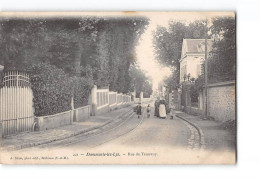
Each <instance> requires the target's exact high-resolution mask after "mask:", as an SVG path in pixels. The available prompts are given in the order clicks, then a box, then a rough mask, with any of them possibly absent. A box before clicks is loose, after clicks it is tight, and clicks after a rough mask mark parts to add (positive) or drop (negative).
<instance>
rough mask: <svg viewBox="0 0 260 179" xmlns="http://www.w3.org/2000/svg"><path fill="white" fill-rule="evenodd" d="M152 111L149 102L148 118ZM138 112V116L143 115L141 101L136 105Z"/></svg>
mask: <svg viewBox="0 0 260 179" xmlns="http://www.w3.org/2000/svg"><path fill="white" fill-rule="evenodd" d="M150 112H151V106H150V104H148V105H147V107H146V113H147V118H149V117H150ZM136 114H137V116H138V118H139V117H140V116H141V115H142V106H141V103H140V102H139V103H138V105H137V107H136Z"/></svg>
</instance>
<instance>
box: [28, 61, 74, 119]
mask: <svg viewBox="0 0 260 179" xmlns="http://www.w3.org/2000/svg"><path fill="white" fill-rule="evenodd" d="M27 71H28V72H29V74H30V78H31V84H32V91H33V96H34V99H33V102H34V109H35V113H34V114H35V115H36V116H45V115H51V114H56V113H60V112H64V111H68V110H70V109H71V98H72V85H71V80H70V78H69V77H68V75H66V74H65V72H64V71H63V70H61V69H59V68H56V67H55V66H52V65H50V64H47V63H39V64H34V65H32V66H31V67H28V69H27Z"/></svg>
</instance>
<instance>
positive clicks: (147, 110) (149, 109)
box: [146, 104, 151, 118]
mask: <svg viewBox="0 0 260 179" xmlns="http://www.w3.org/2000/svg"><path fill="white" fill-rule="evenodd" d="M146 112H147V118H149V117H150V112H151V106H150V104H148V106H147V109H146Z"/></svg>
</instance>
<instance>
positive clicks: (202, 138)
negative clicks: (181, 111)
mask: <svg viewBox="0 0 260 179" xmlns="http://www.w3.org/2000/svg"><path fill="white" fill-rule="evenodd" d="M175 116H176V117H178V118H180V119H182V120H184V121H186V122H187V123H189V124H190V125H192V126H193V127H195V128H196V129H197V130H198V131H199V135H200V145H201V149H205V148H206V144H205V137H204V133H203V131H202V130H201V129H200V127H198V126H197V125H196V124H194V123H193V122H190V121H189V120H187V119H185V118H184V117H182V116H179V115H178V114H176V115H175Z"/></svg>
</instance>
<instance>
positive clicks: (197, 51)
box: [180, 39, 213, 82]
mask: <svg viewBox="0 0 260 179" xmlns="http://www.w3.org/2000/svg"><path fill="white" fill-rule="evenodd" d="M207 42H208V45H207V51H208V52H210V51H211V49H212V42H213V41H212V40H210V39H209V40H208V41H207ZM204 60H205V39H183V43H182V52H181V59H180V82H183V81H184V80H186V79H187V76H189V78H190V79H191V78H195V79H196V78H198V76H200V75H201V74H202V73H203V68H202V64H203V62H204Z"/></svg>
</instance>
